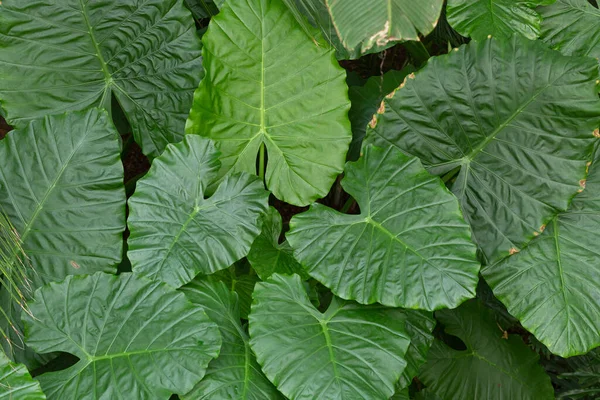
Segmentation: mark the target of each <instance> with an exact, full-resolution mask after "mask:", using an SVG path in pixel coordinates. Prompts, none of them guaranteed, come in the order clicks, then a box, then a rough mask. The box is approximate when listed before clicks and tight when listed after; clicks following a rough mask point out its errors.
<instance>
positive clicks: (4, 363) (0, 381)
mask: <svg viewBox="0 0 600 400" xmlns="http://www.w3.org/2000/svg"><path fill="white" fill-rule="evenodd" d="M0 399H6V400H45V399H46V395H44V393H43V392H42V389H41V388H40V384H39V382H36V381H34V380H33V378H31V375H29V371H27V368H26V367H25V366H24V365H22V364H14V363H12V362H11V361H10V360H9V359H8V357H6V356H5V355H4V353H2V351H0Z"/></svg>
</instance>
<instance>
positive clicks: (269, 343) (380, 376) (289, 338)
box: [250, 274, 410, 400]
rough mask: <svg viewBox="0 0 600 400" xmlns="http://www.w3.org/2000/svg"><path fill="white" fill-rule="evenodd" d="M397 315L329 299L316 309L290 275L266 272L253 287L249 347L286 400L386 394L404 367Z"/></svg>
mask: <svg viewBox="0 0 600 400" xmlns="http://www.w3.org/2000/svg"><path fill="white" fill-rule="evenodd" d="M405 318H406V317H405V315H404V313H403V311H402V310H400V309H391V308H385V307H382V306H362V305H358V304H356V303H353V302H345V301H343V300H340V299H337V298H334V299H333V301H332V303H331V305H330V306H329V308H328V310H327V311H326V312H325V313H324V314H322V313H321V312H319V311H318V310H317V309H315V308H314V307H313V306H312V304H311V303H310V300H309V299H308V295H307V293H306V291H305V289H304V286H303V285H302V281H301V279H300V277H299V276H298V275H292V276H286V275H279V274H274V275H273V276H272V277H271V278H270V279H269V280H268V281H267V282H261V283H258V284H257V285H256V289H255V290H254V303H253V304H252V311H251V313H250V337H251V340H250V345H251V346H252V349H253V350H254V352H255V353H256V358H257V360H258V363H259V364H260V365H262V370H263V372H264V373H265V375H266V376H267V377H268V378H269V379H270V380H271V382H273V383H274V384H275V386H277V388H278V389H279V390H280V391H281V392H282V393H283V394H285V395H286V396H287V397H288V398H290V399H291V400H299V399H306V400H309V399H310V400H312V399H331V400H334V399H340V400H342V399H344V400H353V399H357V400H358V399H370V400H378V399H388V398H389V397H391V396H392V395H393V394H394V384H395V383H396V382H397V381H398V379H399V378H400V375H401V373H402V372H403V371H404V369H405V367H406V360H405V358H404V354H405V353H406V351H407V349H408V345H409V341H410V338H409V335H408V334H407V333H406V329H405Z"/></svg>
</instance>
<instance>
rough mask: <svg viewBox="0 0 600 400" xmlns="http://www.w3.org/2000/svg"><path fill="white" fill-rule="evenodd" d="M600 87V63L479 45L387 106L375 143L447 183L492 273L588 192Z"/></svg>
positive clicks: (536, 45)
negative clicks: (584, 184)
mask: <svg viewBox="0 0 600 400" xmlns="http://www.w3.org/2000/svg"><path fill="white" fill-rule="evenodd" d="M597 79H598V65H597V63H595V62H594V61H593V60H590V59H586V58H573V57H565V56H563V55H561V54H560V53H558V52H555V51H552V50H549V49H547V48H546V47H545V46H544V44H543V43H540V42H533V41H529V40H526V39H523V38H521V37H519V36H518V35H516V36H514V37H513V38H512V39H511V40H508V41H506V40H496V39H489V40H485V41H482V42H471V43H470V44H469V45H467V46H463V47H461V48H459V49H457V50H456V51H452V52H451V54H448V55H443V56H439V57H433V58H432V59H430V61H429V62H428V64H427V66H425V67H424V68H423V69H421V70H420V71H419V72H417V73H416V76H415V77H414V79H408V80H407V82H406V85H405V86H404V87H401V88H400V89H399V90H397V91H396V92H395V94H394V95H393V96H392V97H391V98H386V99H384V102H385V104H384V107H382V108H385V113H384V114H383V115H379V116H378V118H377V120H376V121H374V124H373V126H374V128H370V129H368V130H367V139H366V141H367V142H369V143H374V144H376V145H378V144H385V145H386V146H387V145H389V144H390V143H391V144H394V145H395V146H397V147H399V148H400V149H402V150H403V151H404V152H406V153H408V154H412V155H415V156H418V157H419V158H421V160H422V161H423V163H424V164H425V166H426V167H427V168H428V169H429V171H430V172H432V173H434V174H439V175H444V174H445V177H444V180H445V181H447V182H449V183H451V184H452V191H453V192H454V194H455V195H456V196H457V197H458V199H459V201H460V204H461V206H462V210H463V212H464V214H465V218H466V219H467V220H468V222H469V223H470V224H471V228H472V229H473V236H474V239H475V241H476V242H477V244H478V245H479V246H480V248H481V250H482V251H483V253H484V256H485V258H486V261H487V263H488V264H492V263H494V262H496V261H498V260H499V259H501V258H504V257H506V256H508V255H509V254H512V253H514V252H516V251H518V250H520V249H521V248H522V247H523V246H524V245H525V243H527V242H529V241H530V240H531V239H532V238H534V237H535V235H537V234H539V232H540V229H541V227H542V226H543V225H544V224H546V223H547V222H548V221H549V220H550V219H551V218H552V217H553V216H554V215H556V213H557V212H558V211H561V210H566V209H567V207H568V205H569V203H570V201H571V199H572V197H573V196H574V195H575V194H576V193H577V191H578V190H579V189H580V188H581V186H580V181H581V180H582V179H584V178H585V176H586V163H587V162H588V161H589V160H590V159H591V156H592V155H591V153H592V147H593V143H594V142H595V138H594V136H593V135H592V132H593V131H594V129H595V128H597V127H598V125H599V124H600V100H599V99H598V95H597V90H596V80H597ZM454 177H455V179H454Z"/></svg>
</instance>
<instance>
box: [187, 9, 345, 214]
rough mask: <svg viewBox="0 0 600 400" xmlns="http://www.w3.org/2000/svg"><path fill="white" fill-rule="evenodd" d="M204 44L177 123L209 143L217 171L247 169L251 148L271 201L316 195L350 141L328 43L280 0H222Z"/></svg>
mask: <svg viewBox="0 0 600 400" xmlns="http://www.w3.org/2000/svg"><path fill="white" fill-rule="evenodd" d="M203 43H204V47H203V50H202V51H203V55H204V67H205V69H206V76H205V78H204V79H202V82H201V83H200V86H199V88H198V90H197V91H196V93H195V94H194V105H193V107H192V111H191V113H190V117H189V119H188V122H187V127H186V131H187V132H188V133H195V134H199V135H202V136H206V137H209V138H211V139H213V140H215V141H216V144H217V147H218V148H219V150H220V151H221V152H222V156H221V161H222V162H223V166H222V170H221V175H224V174H226V173H228V172H237V171H245V172H249V173H252V174H255V173H256V172H257V168H256V164H257V156H258V154H259V152H260V153H261V159H262V160H263V161H266V159H267V158H268V162H267V164H266V171H264V170H261V168H264V167H263V165H262V163H261V164H259V175H261V176H262V175H263V174H265V179H266V183H267V187H268V188H269V190H271V191H272V192H273V194H274V195H275V196H276V197H277V198H278V199H281V200H283V201H286V202H288V203H291V204H294V205H306V204H308V203H310V202H311V201H313V200H316V199H317V198H320V197H324V196H325V195H326V194H327V193H328V192H329V189H330V188H331V185H332V184H333V182H334V181H335V178H336V177H337V175H338V174H339V173H340V172H341V171H342V169H343V166H344V159H345V157H346V152H347V151H348V145H349V143H350V140H351V134H350V123H349V121H348V109H349V107H350V103H349V101H348V95H347V87H346V84H345V72H344V70H343V69H342V68H341V67H340V66H339V65H338V63H337V61H336V60H335V57H334V53H333V50H331V49H329V48H327V47H319V46H317V45H316V44H315V43H314V42H313V41H312V40H310V38H309V37H307V36H306V34H305V33H304V32H303V30H302V28H301V27H300V26H299V25H298V23H297V22H296V21H295V19H294V17H293V16H292V14H291V12H290V11H289V10H288V9H287V8H286V7H285V6H284V5H283V3H282V0H261V1H253V0H228V1H227V2H226V3H225V5H224V6H223V8H222V9H221V12H220V13H219V14H218V15H217V16H216V17H214V18H213V19H212V20H211V23H210V26H209V27H208V31H207V32H206V34H205V35H204V36H203ZM290 49H293V50H290ZM299 60H301V62H299ZM263 146H264V147H263ZM265 148H266V153H267V154H266V156H265V155H264V154H263V153H262V151H263V150H264V149H265Z"/></svg>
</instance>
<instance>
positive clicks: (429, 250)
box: [288, 146, 479, 310]
mask: <svg viewBox="0 0 600 400" xmlns="http://www.w3.org/2000/svg"><path fill="white" fill-rule="evenodd" d="M363 151H364V155H363V157H361V158H360V159H359V160H358V161H357V162H355V163H348V164H347V167H346V171H345V177H344V179H343V180H342V186H343V187H344V189H345V190H346V192H348V193H349V194H350V195H351V196H353V197H354V198H355V199H356V201H357V202H358V205H359V206H360V209H361V214H360V215H347V214H342V213H340V212H338V211H335V210H333V209H330V208H328V207H326V206H323V205H321V204H317V203H315V204H313V205H312V206H311V208H310V209H309V210H308V211H307V212H305V213H302V214H298V215H296V216H294V217H293V218H292V221H291V222H290V226H291V229H290V232H289V233H288V240H289V241H290V243H291V245H292V247H293V248H294V252H295V255H296V258H297V259H298V260H299V261H300V262H301V263H302V264H303V265H304V266H305V268H306V270H307V271H308V273H309V274H310V275H311V276H312V277H313V278H315V279H317V280H318V281H320V282H321V283H323V284H324V285H325V286H327V287H328V288H330V289H331V290H332V291H333V292H334V293H335V294H336V295H337V296H339V297H342V298H345V299H349V300H356V301H358V302H359V303H363V304H370V303H375V302H378V303H381V304H384V305H388V306H394V307H405V308H419V309H425V310H435V309H439V308H443V307H456V306H457V305H459V304H460V303H462V302H463V301H465V300H466V299H468V298H471V297H473V296H474V295H475V287H476V286H477V280H478V278H477V275H478V271H479V263H478V262H477V259H476V256H475V250H476V249H475V245H474V244H473V243H472V242H471V240H470V239H471V232H470V229H469V226H468V225H467V224H466V223H465V221H464V219H463V218H462V215H461V212H460V208H459V206H458V202H457V201H456V198H455V197H454V196H453V195H452V194H451V193H450V192H449V191H448V190H447V189H446V188H445V187H444V185H443V183H442V181H441V180H440V179H439V178H438V177H436V176H432V175H430V174H429V173H428V172H427V171H425V169H424V168H423V166H422V165H421V163H420V162H419V160H418V159H417V158H415V157H407V156H405V155H404V154H402V153H401V152H400V151H398V150H397V149H395V148H393V147H388V148H387V149H386V150H384V149H381V148H377V147H374V146H367V147H366V148H365V149H364V150H363Z"/></svg>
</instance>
